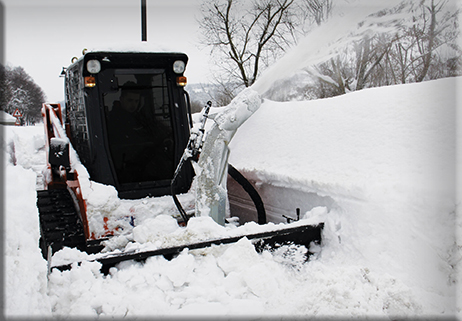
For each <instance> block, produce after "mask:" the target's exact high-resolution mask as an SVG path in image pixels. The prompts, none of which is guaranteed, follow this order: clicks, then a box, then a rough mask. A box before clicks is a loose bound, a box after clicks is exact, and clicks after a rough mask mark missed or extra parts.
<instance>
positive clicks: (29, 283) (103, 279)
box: [3, 78, 462, 319]
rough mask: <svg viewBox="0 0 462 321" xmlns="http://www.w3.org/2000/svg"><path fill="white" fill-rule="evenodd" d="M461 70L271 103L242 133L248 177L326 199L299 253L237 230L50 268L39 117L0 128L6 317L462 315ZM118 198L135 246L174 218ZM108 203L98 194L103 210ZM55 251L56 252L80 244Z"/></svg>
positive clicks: (234, 152)
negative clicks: (317, 226)
mask: <svg viewBox="0 0 462 321" xmlns="http://www.w3.org/2000/svg"><path fill="white" fill-rule="evenodd" d="M457 81H460V79H457V78H449V79H441V80H437V81H431V82H426V83H421V84H410V85H400V86H392V87H383V88H375V89H367V90H363V91H360V92H353V93H349V94H347V95H344V96H340V97H336V98H330V99H324V100H317V101H307V102H288V103H276V102H272V101H265V102H264V103H263V104H262V106H261V107H260V109H259V110H258V111H257V112H256V113H255V114H254V115H253V116H252V117H251V118H250V119H249V120H248V121H247V122H246V123H245V124H244V125H243V126H242V127H241V128H240V129H239V130H238V132H237V134H236V136H235V137H234V139H233V141H232V144H231V159H230V162H231V163H232V164H233V165H234V166H235V167H237V168H238V169H240V170H242V172H243V173H245V174H246V175H247V176H248V177H249V178H251V179H252V180H254V181H256V182H257V186H259V185H262V184H273V185H275V186H280V187H291V188H295V189H299V190H304V191H307V192H312V193H316V194H318V195H321V196H329V197H331V198H332V199H333V200H334V201H335V206H333V207H332V208H330V209H327V208H322V207H317V208H314V209H313V210H312V211H311V212H310V213H307V216H318V217H322V218H323V220H324V221H325V229H324V231H323V245H322V247H321V249H320V252H319V253H318V254H317V255H316V256H314V257H312V259H311V260H310V261H309V262H307V263H303V262H302V260H301V257H302V253H301V252H302V250H301V249H298V248H293V249H291V250H292V251H291V252H290V253H287V252H286V253H273V254H271V253H269V252H263V253H262V254H258V253H257V252H255V250H254V248H253V246H252V245H251V243H250V242H249V241H247V240H245V239H244V240H241V241H239V242H238V243H236V244H233V245H226V246H219V247H213V248H209V249H205V250H199V251H190V252H188V251H185V252H183V253H181V254H180V255H179V256H178V257H177V258H174V259H173V260H171V261H167V260H165V259H164V258H163V257H153V258H150V259H148V260H147V261H146V263H145V264H141V263H136V262H124V263H122V264H119V265H118V266H117V267H116V268H113V269H111V271H110V274H109V275H108V276H104V275H102V274H101V273H100V272H99V268H100V265H99V263H95V262H93V263H84V264H82V266H80V267H74V268H73V269H72V270H71V271H67V272H59V271H56V270H54V271H53V272H52V273H51V275H50V276H49V279H48V280H47V268H46V262H45V260H43V259H42V257H41V253H40V250H39V248H38V239H39V226H38V212H37V207H36V205H35V203H36V195H35V189H36V182H37V173H39V172H40V170H41V167H43V165H44V160H45V152H44V140H43V128H42V126H41V125H38V126H34V127H5V128H4V130H5V135H4V138H3V155H4V158H5V162H4V167H5V168H4V170H5V182H4V183H5V186H6V192H5V209H6V215H5V231H6V242H5V247H4V248H5V274H6V276H5V299H6V302H5V307H6V311H5V312H6V315H7V316H10V317H11V316H40V317H46V316H49V317H52V316H54V317H56V316H63V317H67V316H85V317H88V316H95V317H96V316H116V317H123V316H126V317H132V316H150V317H153V316H162V315H169V316H171V315H176V316H181V315H187V316H191V315H196V316H198V315H201V316H203V315H209V316H212V315H213V316H217V315H220V316H225V315H226V316H251V315H253V316H255V317H257V316H276V315H277V316H285V317H287V318H291V317H293V316H310V317H321V318H325V317H327V316H334V317H335V316H343V317H345V316H348V317H369V318H376V317H384V318H387V319H388V318H393V317H397V316H411V317H415V316H418V317H428V318H429V319H435V318H439V317H450V316H454V315H456V314H459V315H460V309H458V308H457V307H456V292H457V289H458V283H457V274H456V272H457V270H456V265H457V264H458V263H460V259H461V255H460V246H461V245H462V244H461V243H460V242H461V241H460V239H459V240H458V241H459V243H457V240H456V229H458V230H460V227H461V224H460V220H456V214H455V213H456V202H457V201H456V181H455V177H456V128H457V127H456V110H457V105H456V103H457V101H456V98H455V97H456V85H457ZM459 86H460V83H459ZM458 111H459V112H460V107H459V110H458ZM38 181H39V182H40V177H39V178H38ZM38 187H39V188H40V186H38ZM93 188H95V189H105V188H106V190H107V187H104V186H100V185H99V184H94V185H93ZM102 194H104V193H102ZM102 194H101V195H102ZM285 201H286V202H288V203H291V202H293V200H291V199H290V198H288V199H286V200H285ZM459 201H460V200H459ZM119 202H120V203H119V204H118V206H116V207H115V208H116V209H115V210H121V209H122V208H125V209H133V208H134V209H135V210H138V211H140V213H143V214H142V216H143V218H144V220H141V221H140V224H139V225H138V226H137V227H136V228H135V229H138V230H137V231H138V232H137V233H138V234H137V235H138V236H137V239H136V240H137V241H138V243H142V242H150V241H153V239H155V238H156V236H159V235H161V234H162V233H164V234H165V231H168V232H172V233H173V232H175V231H177V230H178V229H180V228H179V227H178V226H176V225H174V224H173V225H172V220H171V219H170V218H169V217H168V216H166V215H162V214H163V213H161V212H159V211H156V207H155V206H154V205H152V204H154V203H151V201H150V200H145V201H144V203H130V202H131V201H121V200H119ZM162 202H169V201H167V199H163V200H162ZM94 203H97V202H96V201H95V202H94ZM108 204H111V203H110V202H106V200H104V199H101V200H100V205H101V208H103V207H105V206H106V205H108ZM314 205H316V204H314ZM111 206H114V204H111ZM167 207H168V206H167V205H165V206H164V205H162V206H160V208H167ZM149 213H152V215H153V216H155V217H148V215H149ZM156 215H157V216H156ZM192 223H193V224H191V226H190V227H189V229H190V231H191V233H194V232H195V233H196V234H201V233H202V234H203V233H208V232H210V231H216V230H217V229H218V228H217V227H216V226H215V225H213V224H212V223H211V222H210V220H208V219H207V218H198V219H196V220H193V221H192ZM135 229H134V232H135ZM159 233H160V234H159ZM61 252H62V253H59V252H58V253H57V255H58V254H61V256H62V257H66V256H67V257H79V255H82V253H79V252H78V251H76V250H70V249H66V250H64V251H61Z"/></svg>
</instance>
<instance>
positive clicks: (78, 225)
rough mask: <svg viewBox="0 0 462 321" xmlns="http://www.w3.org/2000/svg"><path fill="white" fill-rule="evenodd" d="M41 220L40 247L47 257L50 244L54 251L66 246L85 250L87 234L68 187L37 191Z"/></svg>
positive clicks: (43, 254)
mask: <svg viewBox="0 0 462 321" xmlns="http://www.w3.org/2000/svg"><path fill="white" fill-rule="evenodd" d="M37 207H38V210H39V221H40V244H39V246H40V249H41V250H42V256H43V257H44V258H45V259H47V254H48V246H49V245H51V248H52V253H55V252H57V251H59V250H60V249H62V248H63V247H64V246H67V247H75V248H78V249H79V250H82V251H84V250H85V249H86V245H85V234H84V231H83V224H82V221H81V219H80V216H79V213H78V212H77V209H76V207H75V205H74V201H73V200H72V197H71V195H70V192H69V191H68V190H67V189H52V190H45V191H37Z"/></svg>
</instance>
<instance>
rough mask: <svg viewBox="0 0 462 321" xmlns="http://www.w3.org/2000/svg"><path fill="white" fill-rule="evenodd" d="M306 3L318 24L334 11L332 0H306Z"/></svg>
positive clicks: (308, 10)
mask: <svg viewBox="0 0 462 321" xmlns="http://www.w3.org/2000/svg"><path fill="white" fill-rule="evenodd" d="M304 4H305V7H306V9H307V12H308V13H310V14H311V16H312V17H313V18H314V21H315V22H316V24H317V25H318V26H319V25H321V23H322V22H323V21H326V20H327V19H328V18H329V16H330V15H331V13H332V8H333V4H332V0H305V1H304Z"/></svg>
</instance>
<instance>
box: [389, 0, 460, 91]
mask: <svg viewBox="0 0 462 321" xmlns="http://www.w3.org/2000/svg"><path fill="white" fill-rule="evenodd" d="M447 4H448V1H447V0H442V1H435V0H423V1H420V2H419V3H418V5H417V6H415V5H414V4H413V3H412V2H410V3H409V5H408V13H409V17H410V19H409V20H410V21H409V22H408V23H407V24H403V26H402V27H401V28H400V31H399V33H398V34H397V36H396V37H397V41H396V42H395V44H394V46H393V48H392V49H393V50H392V51H391V52H390V55H391V57H390V58H391V59H390V60H389V62H390V64H391V66H393V69H392V70H393V75H394V77H396V80H397V81H399V82H400V83H406V82H421V81H423V80H425V79H427V78H428V79H434V78H437V77H438V75H442V74H444V73H443V72H442V71H441V68H443V69H444V68H446V67H447V64H446V63H445V61H449V60H452V61H454V58H456V57H460V48H459V47H458V46H457V44H456V39H457V37H458V35H459V28H458V14H459V8H451V7H447ZM443 48H444V49H443ZM442 49H443V50H442ZM448 49H449V50H448ZM442 51H444V52H445V54H444V55H446V57H442V56H441V54H442ZM448 51H451V52H452V54H450V55H449V56H447V55H448V53H447V52H448ZM438 69H440V71H438Z"/></svg>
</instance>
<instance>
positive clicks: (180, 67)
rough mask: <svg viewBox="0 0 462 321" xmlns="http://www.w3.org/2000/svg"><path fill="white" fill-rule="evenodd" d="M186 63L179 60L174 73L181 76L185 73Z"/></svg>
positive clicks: (174, 66)
mask: <svg viewBox="0 0 462 321" xmlns="http://www.w3.org/2000/svg"><path fill="white" fill-rule="evenodd" d="M184 67H185V63H184V61H183V60H177V61H175V62H174V63H173V72H174V73H176V74H181V73H182V72H183V71H184Z"/></svg>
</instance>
